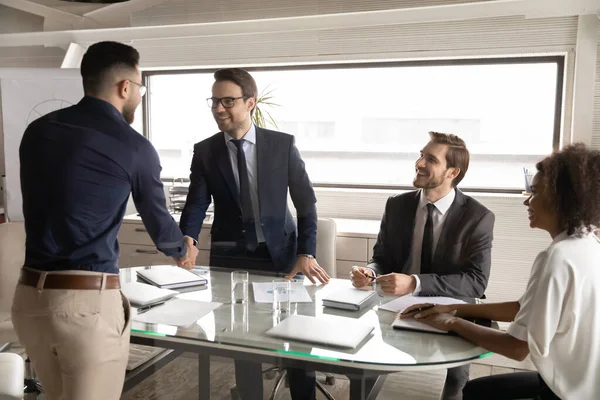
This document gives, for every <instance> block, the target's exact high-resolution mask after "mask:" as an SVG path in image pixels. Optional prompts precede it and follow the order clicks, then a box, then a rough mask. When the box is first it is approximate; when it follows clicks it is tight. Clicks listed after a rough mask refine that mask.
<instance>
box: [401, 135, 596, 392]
mask: <svg viewBox="0 0 600 400" xmlns="http://www.w3.org/2000/svg"><path fill="white" fill-rule="evenodd" d="M536 168H537V174H536V175H535V177H534V178H533V181H532V185H531V196H530V197H529V198H528V199H527V200H525V203H524V204H525V206H526V207H527V211H528V214H529V225H530V226H531V227H532V228H538V229H543V230H545V231H547V232H548V233H549V234H550V236H551V237H552V243H551V244H550V246H549V247H548V248H547V249H546V250H545V251H543V252H541V253H540V254H539V255H538V256H537V258H536V260H535V262H534V264H533V267H532V269H531V277H530V279H529V282H528V284H527V289H526V291H525V294H524V295H523V297H521V299H520V300H519V301H515V302H508V303H496V304H457V305H436V306H434V307H433V308H430V309H428V310H425V311H421V312H418V313H415V312H413V313H410V311H411V310H413V309H415V308H420V307H424V306H426V305H424V304H420V305H416V306H413V307H410V308H409V309H407V310H405V311H404V312H403V313H402V314H401V317H402V318H413V317H414V318H417V319H419V320H420V321H422V322H424V323H426V324H429V325H432V326H434V327H437V328H439V329H443V330H447V331H452V332H455V333H457V334H458V335H460V336H462V337H464V338H466V339H468V340H470V341H471V342H473V343H475V344H476V345H479V346H481V347H485V348H487V349H489V350H491V351H493V352H495V353H499V354H502V355H504V356H506V357H509V358H512V359H515V360H523V359H524V358H525V357H526V356H527V355H528V354H531V359H532V360H533V363H534V364H535V366H536V367H537V370H538V371H539V374H538V373H537V372H524V373H513V374H506V375H494V376H489V377H484V378H479V379H475V380H472V381H470V382H469V383H468V384H467V386H466V387H465V389H464V391H463V399H464V400H471V399H477V400H480V399H485V400H495V399H498V400H499V399H502V400H505V399H527V398H529V399H531V398H534V399H543V400H546V399H563V400H564V399H576V400H588V399H598V398H600V339H599V338H600V239H599V238H598V236H597V234H598V227H600V152H599V151H591V150H589V149H587V148H586V147H585V146H584V145H582V144H575V145H571V146H567V147H565V148H564V149H563V150H561V151H558V152H555V153H553V154H552V155H551V156H549V157H546V158H545V159H544V160H543V161H541V162H539V163H538V164H537V165H536ZM461 317H465V318H486V319H491V320H496V321H507V322H512V324H511V325H510V326H509V328H508V330H507V331H506V332H501V331H498V330H495V329H490V328H486V327H482V326H479V325H476V324H473V323H471V322H469V321H466V320H464V319H462V318H461Z"/></svg>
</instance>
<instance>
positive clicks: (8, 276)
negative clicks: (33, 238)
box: [0, 222, 25, 312]
mask: <svg viewBox="0 0 600 400" xmlns="http://www.w3.org/2000/svg"><path fill="white" fill-rule="evenodd" d="M24 261H25V224H24V223H23V222H6V223H3V224H0V311H3V312H7V311H10V309H11V306H12V300H13V296H14V294H15V287H16V286H17V282H18V280H19V275H20V273H21V267H22V266H23V262H24Z"/></svg>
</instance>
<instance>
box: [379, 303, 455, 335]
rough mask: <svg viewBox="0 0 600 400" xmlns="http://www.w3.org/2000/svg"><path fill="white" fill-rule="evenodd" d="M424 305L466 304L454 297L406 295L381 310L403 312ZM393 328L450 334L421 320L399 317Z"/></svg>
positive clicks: (383, 306) (384, 305) (382, 306)
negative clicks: (413, 306)
mask: <svg viewBox="0 0 600 400" xmlns="http://www.w3.org/2000/svg"><path fill="white" fill-rule="evenodd" d="M423 303H433V304H464V303H465V302H464V301H462V300H458V299H453V298H452V297H442V296H413V295H406V296H401V297H398V298H397V299H394V300H392V301H390V302H388V303H385V304H383V305H381V306H379V309H380V310H387V311H392V312H402V311H404V309H406V308H408V307H410V306H412V305H415V304H423ZM392 328H394V329H406V330H409V331H419V332H430V333H448V332H447V331H443V330H440V329H437V328H434V327H432V326H429V325H427V324H424V323H422V322H420V321H419V320H416V319H412V318H407V319H400V318H399V317H398V318H396V319H395V320H394V322H392Z"/></svg>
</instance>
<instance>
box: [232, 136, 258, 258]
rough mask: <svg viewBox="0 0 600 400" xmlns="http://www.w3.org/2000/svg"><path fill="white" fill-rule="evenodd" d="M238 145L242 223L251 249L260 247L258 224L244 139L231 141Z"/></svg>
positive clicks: (247, 246)
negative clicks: (251, 193)
mask: <svg viewBox="0 0 600 400" xmlns="http://www.w3.org/2000/svg"><path fill="white" fill-rule="evenodd" d="M231 142H232V143H233V144H235V147H237V165H238V175H239V178H240V203H241V204H242V225H243V228H242V229H243V232H244V238H245V239H246V248H247V249H248V250H250V251H254V250H256V248H257V247H258V239H257V237H256V226H255V225H254V212H253V211H252V197H250V179H249V178H248V167H247V166H246V154H245V153H244V149H243V146H242V145H243V143H244V140H243V139H242V140H235V139H233V140H232V141H231Z"/></svg>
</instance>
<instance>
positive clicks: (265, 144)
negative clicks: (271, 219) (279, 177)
mask: <svg viewBox="0 0 600 400" xmlns="http://www.w3.org/2000/svg"><path fill="white" fill-rule="evenodd" d="M270 147H271V142H270V141H269V139H268V137H267V135H265V132H264V131H263V130H262V129H261V128H259V127H258V126H257V127H256V174H257V176H256V180H257V184H258V204H259V212H260V215H266V213H265V212H264V211H263V210H262V207H263V204H264V203H265V202H264V201H262V200H263V199H265V193H266V190H267V188H266V185H267V183H268V181H269V179H268V176H269V165H268V160H270V159H271V157H269V155H270V154H271V153H270V151H271V150H270Z"/></svg>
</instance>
